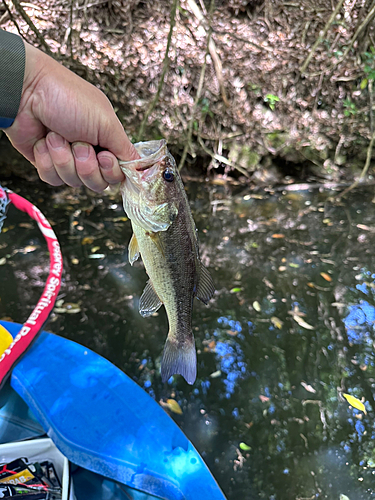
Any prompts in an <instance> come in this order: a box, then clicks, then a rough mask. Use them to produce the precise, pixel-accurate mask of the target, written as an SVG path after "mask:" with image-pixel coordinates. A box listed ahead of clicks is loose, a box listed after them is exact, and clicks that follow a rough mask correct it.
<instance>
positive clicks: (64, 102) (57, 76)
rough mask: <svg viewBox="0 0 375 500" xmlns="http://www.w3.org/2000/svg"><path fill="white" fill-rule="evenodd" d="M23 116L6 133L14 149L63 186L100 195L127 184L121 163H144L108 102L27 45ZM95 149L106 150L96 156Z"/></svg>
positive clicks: (45, 176) (20, 113)
mask: <svg viewBox="0 0 375 500" xmlns="http://www.w3.org/2000/svg"><path fill="white" fill-rule="evenodd" d="M25 47H26V68H25V78H24V85H23V90H22V97H21V102H20V107H19V111H18V114H17V117H16V119H15V121H14V122H13V124H12V126H11V127H9V128H8V129H5V133H6V134H7V136H8V137H9V139H10V141H11V142H12V144H13V146H14V147H15V148H16V149H17V150H18V151H19V152H20V153H22V154H23V156H25V158H27V159H28V160H29V161H30V162H31V163H32V164H33V165H34V166H35V167H36V169H37V170H38V174H39V176H40V178H41V179H42V180H43V181H45V182H48V183H49V184H52V185H53V186H59V185H61V184H64V183H65V184H68V185H69V186H72V187H76V186H81V185H82V184H84V185H85V186H87V187H89V188H90V189H92V190H94V191H97V192H100V191H103V190H104V189H105V188H106V187H107V186H108V184H117V183H118V182H121V181H122V180H123V179H124V174H123V173H122V172H121V170H120V167H119V165H118V161H117V158H118V159H120V160H124V161H129V160H135V159H137V158H139V155H138V153H137V152H136V150H135V148H134V146H133V145H132V143H131V142H130V141H129V139H128V137H127V135H126V133H125V131H124V129H123V127H122V125H121V123H120V121H119V120H118V118H117V116H116V114H115V112H114V110H113V108H112V106H111V104H110V102H109V100H108V99H107V98H106V96H105V95H104V94H103V93H102V92H101V91H100V90H99V89H97V88H96V87H94V86H93V85H91V84H90V83H88V82H86V81H85V80H83V79H82V78H80V77H79V76H77V75H76V74H74V73H72V72H71V71H69V70H68V69H67V68H64V66H62V65H61V64H59V63H58V62H57V61H55V60H54V59H52V58H51V57H49V56H47V55H46V54H44V53H43V52H41V51H40V50H38V49H36V48H35V47H32V46H31V45H29V44H28V43H25ZM93 146H100V147H101V148H103V149H105V151H101V152H100V153H98V154H96V153H95V151H94V148H93Z"/></svg>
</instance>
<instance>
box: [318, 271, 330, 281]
mask: <svg viewBox="0 0 375 500" xmlns="http://www.w3.org/2000/svg"><path fill="white" fill-rule="evenodd" d="M320 276H321V277H322V278H324V279H325V280H326V281H332V278H331V276H330V275H329V274H327V273H320Z"/></svg>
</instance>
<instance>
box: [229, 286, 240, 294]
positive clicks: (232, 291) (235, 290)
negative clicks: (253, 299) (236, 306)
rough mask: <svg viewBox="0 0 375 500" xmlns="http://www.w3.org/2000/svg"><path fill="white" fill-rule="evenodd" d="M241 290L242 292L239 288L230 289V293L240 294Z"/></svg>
mask: <svg viewBox="0 0 375 500" xmlns="http://www.w3.org/2000/svg"><path fill="white" fill-rule="evenodd" d="M241 290H242V288H239V287H237V288H232V290H230V293H238V292H240V291H241Z"/></svg>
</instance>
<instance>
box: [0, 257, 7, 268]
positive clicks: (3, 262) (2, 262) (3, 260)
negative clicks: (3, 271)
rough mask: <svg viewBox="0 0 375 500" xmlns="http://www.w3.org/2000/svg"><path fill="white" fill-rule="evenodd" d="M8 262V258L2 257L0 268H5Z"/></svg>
mask: <svg viewBox="0 0 375 500" xmlns="http://www.w3.org/2000/svg"><path fill="white" fill-rule="evenodd" d="M6 261H7V259H6V257H2V258H1V259H0V266H3V265H4V264H5V263H6Z"/></svg>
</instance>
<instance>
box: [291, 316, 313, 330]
mask: <svg viewBox="0 0 375 500" xmlns="http://www.w3.org/2000/svg"><path fill="white" fill-rule="evenodd" d="M293 319H294V321H295V322H296V323H298V324H299V326H302V328H305V329H306V330H314V328H315V327H314V326H312V325H309V324H308V323H306V321H305V320H304V319H303V318H301V316H297V315H293Z"/></svg>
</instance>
